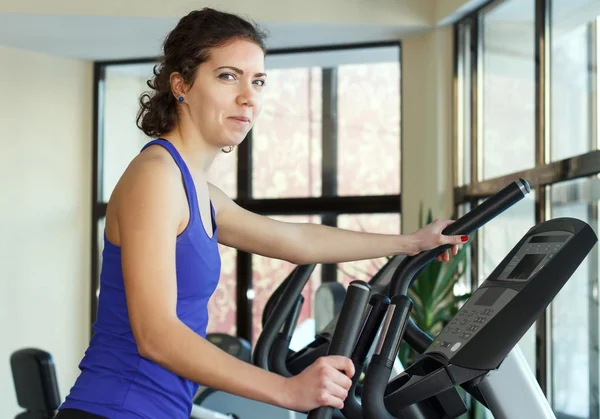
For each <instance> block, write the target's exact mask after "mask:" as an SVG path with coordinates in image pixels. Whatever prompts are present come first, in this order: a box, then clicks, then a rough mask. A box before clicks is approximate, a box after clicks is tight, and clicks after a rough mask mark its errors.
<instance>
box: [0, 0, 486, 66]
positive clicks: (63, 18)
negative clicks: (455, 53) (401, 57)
mask: <svg viewBox="0 0 600 419" xmlns="http://www.w3.org/2000/svg"><path fill="white" fill-rule="evenodd" d="M212 1H213V2H214V3H217V6H215V7H218V6H222V7H223V9H224V10H228V11H233V12H234V13H238V14H242V15H243V16H248V15H250V16H253V17H254V18H255V19H256V20H257V21H258V22H259V24H260V25H261V26H262V27H263V28H265V29H267V30H268V32H269V34H270V37H269V41H268V47H269V48H270V49H273V48H290V47H306V46H322V45H339V44H348V43H362V42H377V41H387V40H394V41H397V40H399V39H406V38H408V37H411V36H416V35H419V34H422V33H423V32H426V31H429V30H431V29H433V28H435V27H436V26H438V25H440V24H449V23H452V20H456V18H457V16H458V15H459V14H461V13H465V12H466V11H468V10H469V9H472V8H473V7H476V6H477V5H479V4H481V3H482V2H483V1H484V0H327V1H323V0H287V1H280V0H246V1H244V2H239V1H237V0H212ZM202 2H203V1H202V0H178V1H174V2H163V1H162V0H127V1H124V2H122V1H121V0H102V1H99V0H95V1H91V2H80V1H77V0H55V1H53V2H48V1H47V0H31V1H27V2H23V1H22V0H2V4H0V45H3V46H6V47H11V48H18V49H24V50H29V51H35V52H40V53H45V54H51V55H56V56H62V57H69V58H73V59H83V60H92V61H104V60H125V59H136V58H152V57H156V56H158V55H160V48H161V44H162V42H163V40H164V38H165V36H166V35H167V34H168V32H169V31H170V30H171V29H172V28H173V27H174V26H175V24H176V23H177V21H178V19H179V17H180V16H182V15H183V13H184V10H189V9H191V8H200V7H202V6H203V5H201V4H200V3H202ZM441 6H443V7H441ZM186 8H187V9H186ZM315 11H316V12H315Z"/></svg>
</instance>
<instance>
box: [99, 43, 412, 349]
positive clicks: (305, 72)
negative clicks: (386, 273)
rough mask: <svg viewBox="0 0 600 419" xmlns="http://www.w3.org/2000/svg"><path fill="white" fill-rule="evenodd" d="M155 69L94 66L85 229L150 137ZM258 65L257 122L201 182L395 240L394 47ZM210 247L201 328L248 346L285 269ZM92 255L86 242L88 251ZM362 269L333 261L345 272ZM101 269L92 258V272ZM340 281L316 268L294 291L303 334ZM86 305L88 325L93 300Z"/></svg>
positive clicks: (282, 215)
mask: <svg viewBox="0 0 600 419" xmlns="http://www.w3.org/2000/svg"><path fill="white" fill-rule="evenodd" d="M155 64H156V61H155V60H154V59H148V60H141V61H140V60H138V61H136V62H131V63H118V64H117V63H110V62H108V63H96V66H95V68H96V80H97V85H96V90H97V95H98V100H99V101H98V114H97V118H96V121H95V123H96V127H97V132H98V135H97V137H96V138H95V144H94V151H95V153H96V154H95V158H96V162H97V171H96V175H95V179H94V181H95V183H96V185H97V191H98V194H97V199H95V200H94V202H93V204H94V223H95V222H96V221H97V220H99V219H100V218H102V217H104V214H105V211H106V203H107V202H108V199H109V198H110V194H111V193H112V190H113V189H114V186H115V184H116V182H117V181H118V179H119V177H120V176H121V175H122V173H123V171H124V170H125V168H126V166H127V164H128V163H129V162H130V161H131V160H132V159H133V158H134V157H135V155H136V154H137V153H139V152H140V150H141V148H142V147H143V145H144V144H145V143H146V142H147V141H149V139H148V138H146V137H145V136H144V135H143V133H142V132H141V131H140V130H139V129H138V128H137V127H136V124H135V118H136V114H137V110H138V99H139V96H140V95H141V94H142V93H143V92H145V91H147V90H148V88H147V85H146V82H147V80H148V79H149V78H150V77H151V76H152V69H153V67H154V65H155ZM266 69H267V73H268V74H269V76H268V84H267V88H266V89H265V97H264V107H263V110H262V115H261V116H260V117H259V119H258V120H257V123H256V125H255V126H254V129H253V130H252V132H251V133H250V134H249V136H248V138H247V139H246V140H245V142H244V143H243V144H242V145H241V146H240V147H236V148H235V149H234V151H233V152H232V153H229V154H225V153H223V154H221V155H219V156H217V158H216V159H215V161H214V163H213V166H212V168H211V172H210V178H209V181H211V182H212V183H214V184H215V185H216V186H218V187H219V188H221V189H222V190H223V191H224V192H225V193H226V194H228V195H229V196H230V197H231V198H233V199H235V200H236V202H237V203H238V204H239V205H240V206H242V207H244V208H247V209H249V210H250V211H253V212H256V213H259V214H263V215H266V216H271V217H274V218H277V219H280V220H286V221H294V222H314V223H322V224H326V225H330V226H336V225H340V226H344V227H346V228H355V229H361V228H362V227H365V230H367V231H378V232H389V233H392V234H397V233H399V232H400V217H399V214H398V210H399V207H400V157H401V156H400V150H401V147H400V103H401V100H400V45H399V44H398V43H397V42H390V43H381V44H362V45H349V46H344V47H343V48H334V47H331V48H329V47H319V48H307V49H295V50H279V51H270V52H269V53H268V54H267V58H266ZM357 156H358V157H357ZM358 214H359V215H358ZM359 221H360V223H362V224H360V223H359ZM361 226H362V227H361ZM94 234H95V235H96V237H100V234H101V231H96V232H95V233H94ZM307 245H310V244H307ZM220 250H221V258H222V269H221V279H220V283H219V285H218V287H217V290H216V291H215V294H214V295H213V297H212V299H211V300H210V302H209V325H208V329H207V330H208V332H224V333H230V334H237V335H238V336H240V337H243V338H246V339H247V340H249V341H250V342H253V343H254V342H256V339H257V338H258V334H259V333H260V330H261V324H260V319H261V317H262V311H263V309H264V304H265V303H266V301H267V299H268V297H269V296H270V295H271V292H272V291H273V290H274V289H275V287H276V286H278V285H279V284H280V283H281V281H282V280H283V279H284V278H285V277H286V276H287V274H288V273H289V272H290V271H291V270H292V269H293V265H292V264H291V263H288V262H283V261H280V260H275V259H270V258H265V257H262V256H257V255H254V256H252V255H248V254H246V253H245V252H238V251H237V250H235V249H231V248H227V247H225V246H222V245H220ZM98 251H99V246H96V245H95V246H93V249H92V252H93V254H94V255H96V254H98ZM365 263H366V262H356V263H349V264H343V265H344V267H345V269H346V270H347V271H351V272H354V273H353V275H354V274H356V272H358V271H359V270H361V269H363V268H364V267H365V266H366V265H365ZM99 268H100V262H94V267H93V271H94V272H99ZM344 278H345V277H344V274H343V273H340V271H338V269H337V266H336V265H324V266H317V268H316V269H315V271H314V273H313V275H312V277H311V281H310V284H309V286H308V287H307V288H306V289H305V291H304V292H305V296H306V302H305V304H304V307H303V311H302V314H301V318H300V323H301V324H304V325H305V326H303V328H302V329H301V330H302V331H303V332H302V333H307V332H306V331H307V330H308V334H310V330H311V329H310V327H309V326H310V324H311V321H312V319H313V317H314V312H313V307H312V300H313V298H314V293H315V291H316V289H317V287H318V286H319V285H320V284H321V282H322V281H337V280H341V281H342V282H344V281H345V279H344ZM344 283H345V282H344ZM92 284H93V286H94V287H95V286H97V278H96V275H95V274H94V275H93V278H92ZM92 304H93V309H92V312H93V313H94V314H93V316H92V321H94V318H95V304H96V300H95V299H94V300H93V301H92ZM313 333H314V332H313ZM293 342H294V340H293Z"/></svg>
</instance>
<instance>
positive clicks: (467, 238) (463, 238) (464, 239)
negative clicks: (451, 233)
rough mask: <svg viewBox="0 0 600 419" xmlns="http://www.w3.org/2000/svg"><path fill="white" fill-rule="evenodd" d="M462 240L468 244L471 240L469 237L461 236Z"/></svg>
mask: <svg viewBox="0 0 600 419" xmlns="http://www.w3.org/2000/svg"><path fill="white" fill-rule="evenodd" d="M460 239H461V240H462V241H463V242H466V241H467V240H469V236H460Z"/></svg>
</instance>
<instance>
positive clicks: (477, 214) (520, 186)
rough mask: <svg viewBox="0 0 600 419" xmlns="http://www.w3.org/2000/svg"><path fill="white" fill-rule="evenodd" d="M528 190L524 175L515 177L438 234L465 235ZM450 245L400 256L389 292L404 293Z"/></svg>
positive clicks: (518, 198)
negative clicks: (412, 254) (416, 275)
mask: <svg viewBox="0 0 600 419" xmlns="http://www.w3.org/2000/svg"><path fill="white" fill-rule="evenodd" d="M530 191H531V188H530V187H529V183H527V181H526V180H524V179H518V180H516V181H514V182H512V183H511V184H509V185H508V186H506V187H505V188H503V189H502V190H501V191H500V192H498V193H496V194H495V195H493V196H491V197H490V198H488V199H487V200H485V201H484V202H482V203H481V204H480V205H479V206H477V207H476V208H474V209H473V210H472V211H470V212H469V213H467V214H465V215H464V216H462V217H461V218H459V219H458V220H456V221H455V222H453V223H452V224H450V225H449V226H448V227H446V228H445V229H444V231H443V232H442V234H444V235H447V236H454V235H469V234H471V233H473V232H474V231H475V230H477V229H479V228H480V227H481V226H483V225H484V224H486V223H488V222H489V221H491V220H492V219H494V218H495V217H497V216H498V215H500V214H502V213H503V212H504V211H506V210H507V209H508V208H510V207H511V206H513V205H514V204H516V203H517V202H519V201H520V200H521V199H523V198H524V197H525V195H527V194H528V193H529V192H530ZM450 247H451V245H443V246H439V247H436V248H435V249H431V250H427V251H424V252H421V253H419V254H417V255H415V256H411V257H407V258H406V259H404V260H403V261H402V263H401V264H400V266H399V267H398V269H396V272H394V275H393V277H392V281H391V284H390V293H391V295H398V294H402V295H406V294H407V292H408V288H409V287H410V285H411V283H412V281H413V280H414V278H415V274H416V273H417V272H418V271H419V269H422V268H423V266H425V265H427V264H428V263H429V262H431V261H432V260H433V259H435V258H436V257H437V256H439V255H440V254H442V253H443V252H445V251H446V250H448V249H449V248H450Z"/></svg>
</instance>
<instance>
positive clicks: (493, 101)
mask: <svg viewBox="0 0 600 419" xmlns="http://www.w3.org/2000/svg"><path fill="white" fill-rule="evenodd" d="M534 9H535V1H534V0H508V1H504V2H500V3H499V4H498V5H497V6H495V7H494V8H493V9H491V10H490V11H489V12H486V13H485V14H484V15H483V54H482V55H483V57H482V59H483V73H482V82H481V91H482V93H481V101H482V112H483V114H482V115H481V117H482V119H481V129H482V134H483V137H482V138H480V147H481V150H482V158H483V167H482V169H483V173H482V175H483V178H484V179H489V178H494V177H497V176H501V175H505V174H508V173H512V172H515V171H518V170H523V169H528V168H530V167H533V166H534V165H535V60H534V16H535V10H534Z"/></svg>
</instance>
